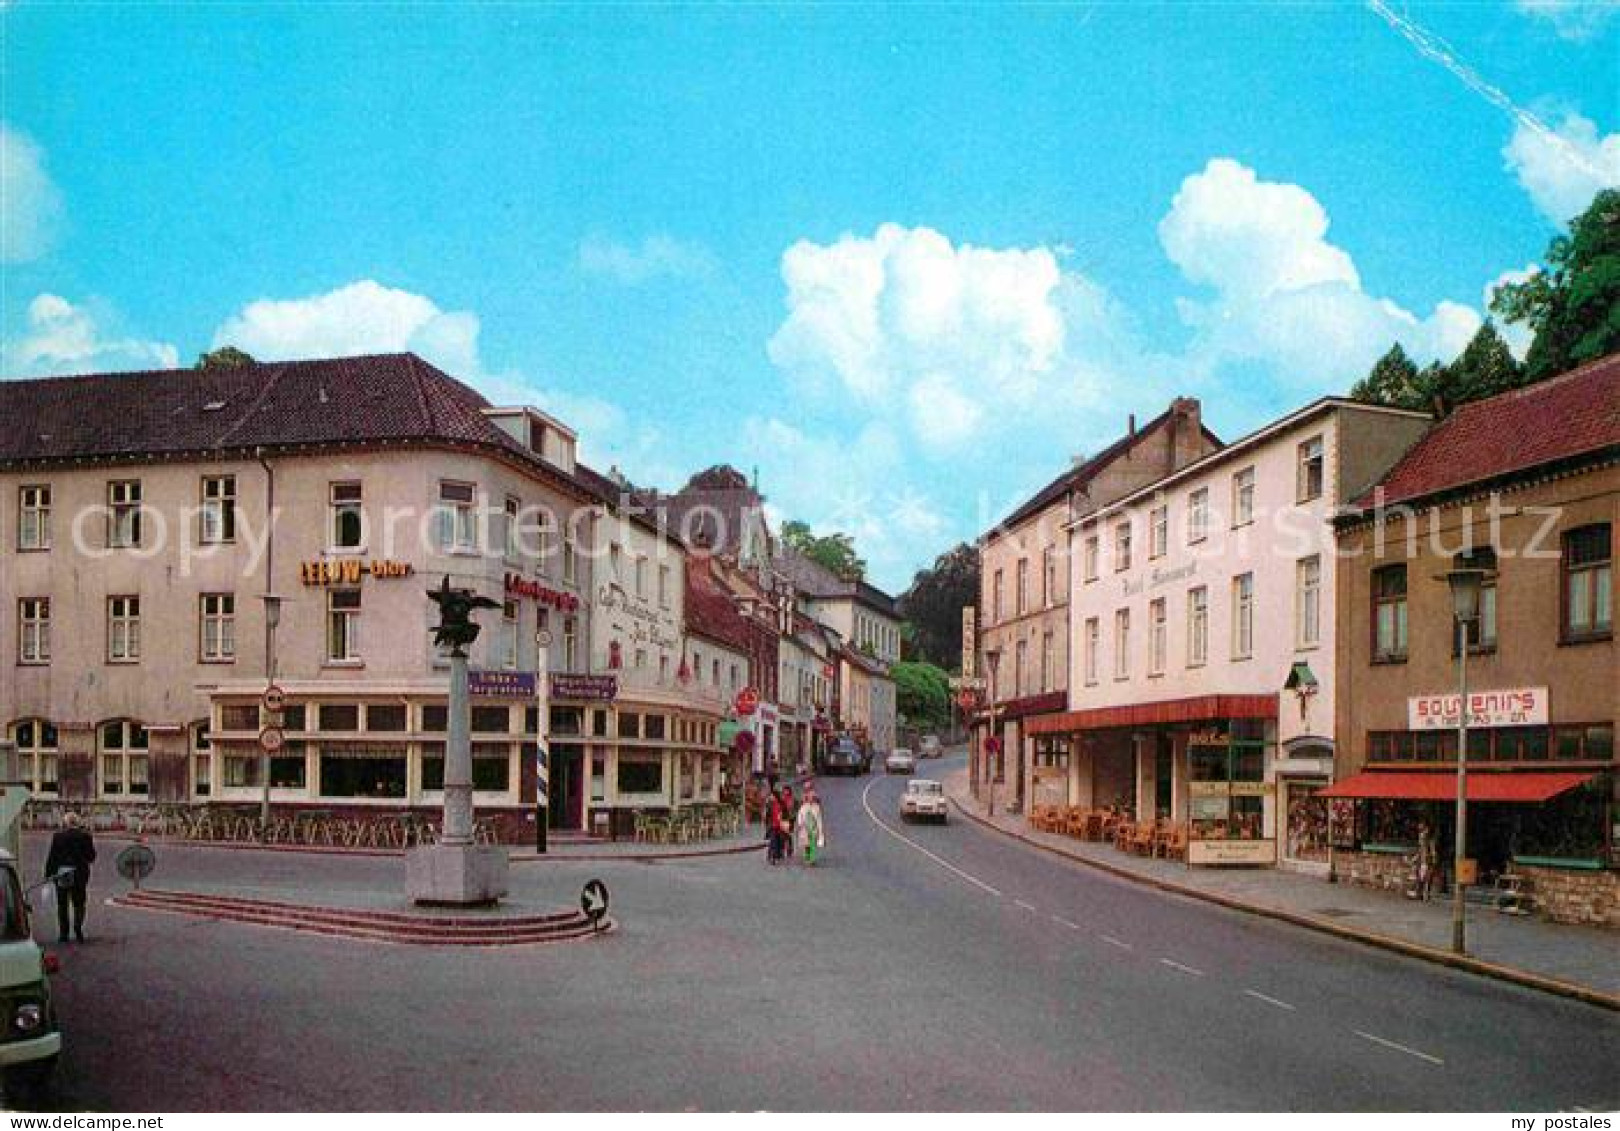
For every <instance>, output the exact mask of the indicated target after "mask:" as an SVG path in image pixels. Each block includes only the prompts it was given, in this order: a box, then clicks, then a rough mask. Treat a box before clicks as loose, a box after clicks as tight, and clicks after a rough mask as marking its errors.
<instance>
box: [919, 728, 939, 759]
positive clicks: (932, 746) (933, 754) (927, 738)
mask: <svg viewBox="0 0 1620 1131" xmlns="http://www.w3.org/2000/svg"><path fill="white" fill-rule="evenodd" d="M943 753H945V748H944V747H942V746H941V745H940V744H939V735H937V734H925V735H923V738H922V744H921V746H919V747H918V750H917V756H918V757H919V758H938V757H939V756H940V755H941V754H943Z"/></svg>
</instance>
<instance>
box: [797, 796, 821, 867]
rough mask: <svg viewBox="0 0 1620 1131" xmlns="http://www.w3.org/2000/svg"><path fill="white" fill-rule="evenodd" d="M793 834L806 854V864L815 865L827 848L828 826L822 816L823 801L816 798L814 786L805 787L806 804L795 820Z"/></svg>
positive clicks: (800, 807)
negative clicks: (818, 857)
mask: <svg viewBox="0 0 1620 1131" xmlns="http://www.w3.org/2000/svg"><path fill="white" fill-rule="evenodd" d="M793 834H794V839H795V840H796V841H797V842H798V847H799V851H800V852H802V853H804V862H805V863H806V864H810V865H814V864H815V862H816V857H817V856H819V855H820V854H821V851H822V849H824V848H826V847H827V826H826V823H825V822H824V821H823V819H822V816H821V799H820V798H819V797H817V796H816V787H815V786H813V785H811V786H806V787H805V790H804V803H803V804H801V805H800V806H799V812H798V815H797V816H796V817H794V819H793Z"/></svg>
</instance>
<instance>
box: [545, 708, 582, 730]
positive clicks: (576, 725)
mask: <svg viewBox="0 0 1620 1131" xmlns="http://www.w3.org/2000/svg"><path fill="white" fill-rule="evenodd" d="M583 714H584V712H583V710H582V709H581V708H579V707H553V708H552V709H551V733H552V734H553V735H578V734H580V733H582V732H581V729H580V728H581V726H582V725H583V723H584V719H583V718H582V716H583Z"/></svg>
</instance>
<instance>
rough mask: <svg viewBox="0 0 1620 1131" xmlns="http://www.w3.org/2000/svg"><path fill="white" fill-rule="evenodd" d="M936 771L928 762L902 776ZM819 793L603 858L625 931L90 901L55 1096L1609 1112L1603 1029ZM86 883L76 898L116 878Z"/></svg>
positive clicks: (286, 1101)
mask: <svg viewBox="0 0 1620 1131" xmlns="http://www.w3.org/2000/svg"><path fill="white" fill-rule="evenodd" d="M939 765H940V763H925V766H924V771H923V772H924V773H928V772H931V771H932V770H933V768H934V767H935V766H939ZM902 786H903V782H902V780H901V779H899V778H882V777H873V778H861V779H854V780H830V781H823V782H822V783H821V787H822V793H823V796H824V798H825V804H826V808H827V817H828V831H829V846H828V848H829V851H828V854H827V856H826V858H825V860H824V861H823V863H822V864H821V865H819V866H818V867H816V868H814V869H809V868H804V867H799V866H794V867H784V868H770V867H767V866H765V865H764V863H763V862H762V858H761V857H759V856H756V855H749V856H737V857H719V858H709V859H703V860H693V861H686V862H660V863H656V864H635V863H630V862H623V863H620V862H611V863H584V862H578V863H546V864H528V865H519V866H516V867H515V868H514V881H515V891H514V895H515V896H516V897H517V898H519V899H521V900H523V901H525V902H531V903H533V902H539V903H548V902H549V903H555V904H564V903H567V904H572V903H573V902H574V901H575V900H577V898H578V892H579V889H580V886H581V885H582V884H583V883H584V882H585V880H586V879H588V878H590V877H592V876H600V877H601V878H602V879H603V880H605V881H606V883H607V884H608V886H609V888H610V889H611V890H612V893H613V913H614V915H615V917H616V919H617V920H618V921H619V923H620V924H621V930H620V931H618V932H616V933H615V934H613V935H611V936H609V937H608V938H606V939H603V940H600V941H596V942H591V943H585V944H568V945H561V946H549V947H527V948H513V949H504V950H473V951H468V950H450V949H418V948H410V947H392V946H378V945H374V944H367V943H362V942H355V941H347V940H336V939H325V938H320V937H313V936H308V935H301V934H294V933H290V932H282V931H273V930H265V929H260V928H254V927H248V926H242V925H235V924H226V923H215V922H208V921H201V920H192V919H186V918H179V917H174V916H167V915H156V914H152V913H144V912H135V911H126V910H122V909H113V908H107V907H101V906H98V907H96V908H95V909H94V911H95V915H94V918H93V920H92V923H91V931H92V938H91V942H90V943H89V944H87V945H85V946H84V947H82V948H81V947H68V948H66V949H65V951H64V971H63V975H62V976H61V978H60V979H59V981H58V986H59V990H58V992H59V994H60V1004H61V1010H62V1013H63V1016H64V1019H65V1025H66V1028H67V1031H68V1050H67V1053H66V1054H65V1056H64V1063H63V1068H62V1074H61V1086H60V1095H59V1101H58V1102H59V1104H60V1106H62V1107H67V1108H96V1109H109V1108H110V1109H117V1110H123V1111H174V1110H295V1109H371V1110H395V1109H406V1110H417V1109H421V1110H434V1109H468V1110H480V1109H497V1110H505V1109H567V1110H575V1109H587V1110H588V1109H653V1110H676V1111H679V1110H689V1109H693V1110H711V1109H720V1110H756V1109H761V1108H776V1109H787V1110H820V1109H879V1110H881V1109H1014V1110H1017V1109H1031V1108H1033V1109H1050V1110H1070V1109H1080V1110H1143V1109H1151V1110H1268V1111H1269V1110H1401V1111H1427V1110H1489V1111H1508V1110H1514V1111H1532V1110H1556V1109H1576V1108H1584V1109H1590V1110H1613V1109H1614V1108H1615V1107H1616V1106H1620V1080H1617V1077H1616V1073H1615V1071H1614V1066H1615V1064H1617V1063H1620V1022H1617V1021H1616V1020H1615V1018H1614V1016H1613V1015H1612V1014H1608V1013H1605V1012H1602V1011H1600V1010H1598V1009H1596V1008H1594V1007H1591V1006H1584V1005H1580V1004H1578V1003H1573V1002H1566V1001H1563V1000H1560V999H1556V998H1551V997H1547V996H1544V995H1540V994H1536V993H1533V992H1531V991H1528V990H1521V989H1517V988H1514V987H1510V986H1505V985H1501V984H1497V983H1493V982H1488V981H1484V980H1481V979H1478V978H1475V977H1472V976H1468V975H1464V974H1460V973H1456V972H1452V971H1448V970H1445V969H1442V968H1437V967H1433V966H1429V965H1427V964H1423V963H1419V962H1416V961H1414V960H1410V959H1404V958H1401V957H1399V956H1394V955H1389V954H1385V953H1382V952H1378V951H1372V950H1367V949H1363V948H1360V947H1356V946H1354V945H1353V944H1350V943H1345V942H1340V941H1337V940H1333V939H1329V938H1325V937H1322V936H1317V935H1314V934H1311V933H1310V932H1306V931H1302V930H1299V929H1297V928H1293V927H1289V926H1286V925H1283V924H1277V923H1272V922H1269V921H1265V920H1257V919H1251V918H1248V917H1244V916H1241V915H1239V914H1237V913H1235V912H1229V911H1225V910H1223V909H1220V908H1215V907H1211V906H1209V905H1205V904H1199V903H1195V902H1191V901H1184V900H1180V899H1177V898H1174V897H1169V896H1166V895H1164V894H1162V893H1159V892H1156V891H1152V890H1149V889H1144V888H1139V887H1136V886H1133V885H1130V884H1129V883H1127V882H1125V881H1121V880H1116V879H1113V878H1111V877H1107V876H1103V875H1100V874H1097V873H1095V872H1092V871H1088V870H1086V869H1084V868H1082V867H1080V866H1078V865H1073V864H1069V863H1066V862H1064V861H1060V860H1057V859H1054V858H1052V857H1050V856H1047V855H1044V854H1040V853H1036V852H1033V851H1031V850H1029V849H1027V848H1024V847H1021V846H1019V845H1016V844H1013V843H1010V842H1008V841H1006V840H1005V839H1003V838H999V837H996V836H995V835H994V834H992V833H989V832H986V831H984V830H981V829H979V828H978V827H976V826H972V825H969V824H968V823H966V822H960V821H958V822H953V823H951V824H950V825H948V826H944V827H937V826H927V827H914V826H910V825H903V824H901V822H900V821H899V819H898V816H897V811H896V810H897V806H896V798H897V796H898V793H899V791H900V789H901V788H902ZM159 867H160V872H159V874H158V875H157V876H156V877H154V879H153V881H152V882H153V883H159V884H161V885H163V886H170V887H185V886H187V885H188V884H191V885H202V884H207V885H210V886H218V885H219V884H221V883H229V884H231V885H232V886H233V887H236V888H238V889H239V890H243V891H245V892H250V893H252V892H257V893H259V894H284V893H285V888H286V886H287V885H289V884H302V885H305V886H307V887H308V888H309V890H310V891H311V892H319V893H321V897H322V898H323V899H326V900H329V901H331V900H337V901H341V899H342V897H343V894H344V893H345V892H353V893H361V892H367V891H376V890H389V889H391V888H393V887H397V886H402V880H403V865H402V864H401V863H400V862H399V861H390V860H375V859H372V860H353V859H337V858H331V857H313V856H299V857H290V856H276V857H267V856H265V855H262V854H259V853H238V852H218V851H208V850H184V849H171V850H168V851H166V852H163V853H162V856H161V859H160V864H159ZM108 871H110V870H108V869H104V870H103V872H102V873H101V874H99V875H98V877H97V886H98V889H99V890H100V892H101V894H107V893H110V891H111V890H112V889H113V887H114V886H115V885H116V883H117V881H116V880H115V879H113V878H112V877H110V876H109V875H107V874H106V873H107V872H108Z"/></svg>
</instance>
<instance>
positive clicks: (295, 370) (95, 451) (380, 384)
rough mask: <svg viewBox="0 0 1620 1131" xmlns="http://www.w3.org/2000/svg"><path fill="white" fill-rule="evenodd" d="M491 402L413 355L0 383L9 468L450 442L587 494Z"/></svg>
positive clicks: (0, 444) (3, 453)
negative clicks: (492, 416) (511, 431)
mask: <svg viewBox="0 0 1620 1131" xmlns="http://www.w3.org/2000/svg"><path fill="white" fill-rule="evenodd" d="M488 407H490V405H489V402H488V401H486V400H485V399H484V398H483V397H482V396H480V395H479V394H478V393H477V392H475V391H474V390H473V389H471V388H469V387H468V386H466V385H464V384H462V383H461V382H460V381H457V380H456V379H455V378H454V377H451V376H450V375H449V374H447V373H444V372H442V371H440V370H439V369H436V368H435V367H434V366H432V365H429V364H428V363H427V362H425V361H423V360H422V359H421V358H419V357H417V356H416V355H415V354H410V353H395V354H373V355H369V356H364V357H340V358H323V359H319V360H313V361H288V362H265V363H261V364H257V365H244V366H240V367H237V368H234V369H204V370H198V369H159V370H148V371H145V372H135V373H100V374H91V375H87V376H80V377H47V378H41V379H37V380H17V381H8V380H0V420H5V421H6V422H7V427H6V428H4V429H0V467H3V466H7V465H15V464H39V463H52V462H57V461H66V460H98V459H177V458H195V457H199V456H218V455H221V454H224V453H227V452H247V451H253V450H255V449H265V450H269V451H275V450H286V449H296V448H309V447H323V446H329V445H334V444H387V443H407V442H417V443H449V444H456V445H463V444H466V445H473V446H477V447H482V448H485V449H490V450H492V451H495V452H498V453H499V454H501V455H504V456H506V457H507V458H509V459H514V460H518V461H520V462H522V463H524V464H525V465H527V466H528V467H529V468H530V469H531V470H534V471H537V472H539V473H541V474H543V475H545V476H547V477H549V478H551V479H553V480H556V481H559V482H562V483H566V484H568V485H569V486H571V487H573V489H574V490H576V491H578V490H579V485H578V484H577V483H576V482H575V481H574V479H572V478H571V477H569V476H567V475H565V474H563V472H562V471H560V470H559V469H557V468H555V467H552V466H551V465H550V464H546V463H544V462H543V461H541V460H540V459H539V458H538V457H537V456H536V455H535V454H534V453H533V452H531V451H530V450H529V449H528V448H526V447H524V446H523V445H522V444H520V443H518V441H516V440H515V439H513V438H512V437H511V436H509V435H507V434H506V433H505V432H503V431H501V429H500V428H498V427H497V426H496V425H495V424H494V423H493V422H492V421H490V420H489V419H488V417H486V416H485V415H484V411H483V410H484V409H486V408H488Z"/></svg>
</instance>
